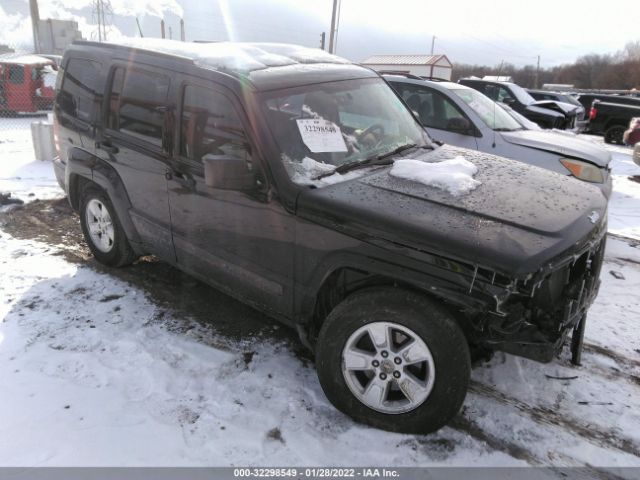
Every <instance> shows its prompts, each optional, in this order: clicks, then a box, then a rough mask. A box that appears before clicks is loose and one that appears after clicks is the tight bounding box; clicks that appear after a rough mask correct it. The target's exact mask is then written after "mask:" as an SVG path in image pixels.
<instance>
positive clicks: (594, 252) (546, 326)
mask: <svg viewBox="0 0 640 480" xmlns="http://www.w3.org/2000/svg"><path fill="white" fill-rule="evenodd" d="M605 243H606V223H605V222H603V223H602V224H601V226H600V228H599V229H597V230H596V231H594V232H593V235H592V236H591V238H590V239H589V240H588V241H586V242H585V243H584V244H583V245H581V246H580V247H579V248H576V249H575V250H574V251H572V252H568V253H565V254H564V255H563V256H561V257H560V258H557V259H554V260H553V261H551V262H549V263H548V264H546V265H545V266H544V267H542V268H541V269H540V270H538V271H537V272H535V273H534V274H531V275H528V276H526V277H525V278H520V279H509V278H508V277H505V276H502V275H497V274H496V273H495V272H492V271H490V270H485V269H480V268H478V269H476V270H475V281H474V282H473V288H474V289H475V290H476V291H481V292H482V293H483V294H484V295H490V296H492V297H493V299H494V300H495V306H494V308H493V309H491V310H489V311H484V312H481V313H478V314H476V315H474V316H472V317H471V318H470V327H471V328H472V330H473V332H474V336H473V338H474V343H476V344H477V345H478V346H482V347H487V348H490V349H492V350H501V351H504V352H507V353H512V354H514V355H519V356H522V357H526V358H530V359H532V360H536V361H539V362H545V363H546V362H550V361H551V360H552V359H553V358H554V357H555V356H556V355H557V354H558V353H559V352H560V350H561V349H562V347H563V345H565V343H566V341H567V339H568V336H569V333H570V332H571V333H572V335H571V354H572V362H573V363H574V364H580V354H581V350H582V341H583V338H584V327H585V322H586V314H587V310H588V309H589V307H590V305H591V304H592V303H593V301H594V300H595V298H596V296H597V294H598V289H599V286H600V280H599V276H600V269H601V266H602V260H603V256H604V249H605Z"/></svg>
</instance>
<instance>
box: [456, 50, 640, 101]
mask: <svg viewBox="0 0 640 480" xmlns="http://www.w3.org/2000/svg"><path fill="white" fill-rule="evenodd" d="M536 70H537V69H536V66H535V65H525V66H524V67H516V66H515V65H512V64H510V63H503V64H502V65H496V66H494V67H487V66H484V65H469V64H455V65H454V66H453V72H452V77H451V78H452V80H453V81H454V82H455V81H457V80H458V79H459V78H464V77H470V76H472V75H475V76H476V77H480V78H482V77H483V76H485V75H498V74H499V75H501V76H507V75H508V76H510V77H512V78H513V81H514V82H515V83H517V84H518V85H521V86H523V87H526V88H539V87H542V85H544V84H545V83H561V84H571V85H573V86H574V87H575V88H593V89H615V90H631V89H633V88H636V89H638V90H640V41H635V42H630V43H628V44H627V45H626V46H625V47H624V49H622V50H621V51H619V52H616V53H613V54H597V53H591V54H588V55H584V56H582V57H579V58H578V59H577V60H576V61H575V62H574V63H571V64H565V65H559V66H556V67H551V68H541V69H540V70H538V71H536Z"/></svg>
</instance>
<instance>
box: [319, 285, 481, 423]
mask: <svg viewBox="0 0 640 480" xmlns="http://www.w3.org/2000/svg"><path fill="white" fill-rule="evenodd" d="M316 366H317V370H318V377H319V379H320V384H321V386H322V389H323V390H324V392H325V394H326V396H327V398H328V399H329V400H330V401H331V403H333V405H334V406H335V407H336V408H338V409H339V410H340V411H342V412H344V413H346V414H347V415H349V416H351V417H352V418H353V419H354V420H356V421H358V422H362V423H366V424H369V425H372V426H374V427H377V428H381V429H383V430H389V431H395V432H404V433H429V432H434V431H436V430H438V429H439V428H441V427H442V426H444V425H445V424H447V422H448V421H449V420H451V418H453V417H454V416H455V415H456V413H458V411H459V410H460V407H461V406H462V403H463V402H464V398H465V396H466V392H467V387H468V383H469V376H470V370H471V366H470V355H469V347H468V344H467V340H466V338H465V336H464V334H463V333H462V331H461V329H460V327H459V326H458V325H457V323H456V321H455V319H454V318H453V316H452V315H451V313H449V312H448V311H447V309H446V308H445V307H444V306H442V305H441V304H440V303H438V302H437V301H434V300H432V299H429V298H427V297H425V296H423V295H420V294H417V293H413V292H409V291H405V290H401V289H393V288H388V289H382V288H376V289H369V290H364V291H362V292H357V293H355V294H353V295H352V296H350V297H348V298H347V299H346V300H344V301H343V302H342V303H341V304H339V305H338V306H337V307H336V308H335V309H334V310H333V311H332V312H331V313H330V314H329V316H328V317H327V319H326V321H325V322H324V324H323V326H322V329H321V331H320V335H319V337H318V346H317V350H316Z"/></svg>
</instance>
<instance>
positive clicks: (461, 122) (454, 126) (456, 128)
mask: <svg viewBox="0 0 640 480" xmlns="http://www.w3.org/2000/svg"><path fill="white" fill-rule="evenodd" d="M447 130H449V131H451V132H455V133H461V134H463V135H472V134H473V129H472V127H471V122H469V120H467V119H466V118H451V119H450V120H449V121H448V122H447Z"/></svg>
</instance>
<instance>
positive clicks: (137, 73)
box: [97, 66, 175, 262]
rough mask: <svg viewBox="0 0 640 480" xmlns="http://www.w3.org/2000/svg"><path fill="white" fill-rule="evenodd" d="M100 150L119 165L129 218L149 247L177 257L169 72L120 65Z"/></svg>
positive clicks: (112, 77) (169, 258)
mask: <svg viewBox="0 0 640 480" xmlns="http://www.w3.org/2000/svg"><path fill="white" fill-rule="evenodd" d="M109 84H110V85H111V88H110V89H109V96H108V108H107V118H106V126H105V130H104V132H103V133H102V134H101V135H100V136H99V137H98V142H97V152H98V155H100V156H101V157H102V158H105V159H106V160H108V161H109V163H110V164H111V165H112V166H113V167H114V168H115V169H116V171H117V172H118V174H119V176H120V178H121V179H122V182H123V183H124V186H125V189H126V195H128V197H129V200H130V202H131V206H132V208H131V211H130V215H131V220H132V221H133V223H134V225H135V226H136V229H137V230H138V233H139V235H140V237H141V240H142V242H143V243H144V244H145V246H146V247H147V248H148V250H149V251H150V252H151V253H153V254H155V255H157V256H158V257H160V258H163V259H165V260H167V261H170V262H174V261H175V252H174V248H173V242H172V238H171V220H170V217H169V203H168V197H167V179H166V178H165V174H166V171H167V168H168V165H169V163H168V162H169V160H168V152H167V151H166V147H165V145H163V124H164V119H165V112H166V111H167V110H168V109H169V107H168V106H167V96H168V92H169V84H170V80H169V77H167V76H166V75H163V74H161V73H160V72H156V71H154V70H153V69H151V68H149V69H147V68H138V67H136V68H130V67H127V68H125V67H124V66H119V67H116V68H115V69H114V70H112V72H111V74H110V76H109Z"/></svg>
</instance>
